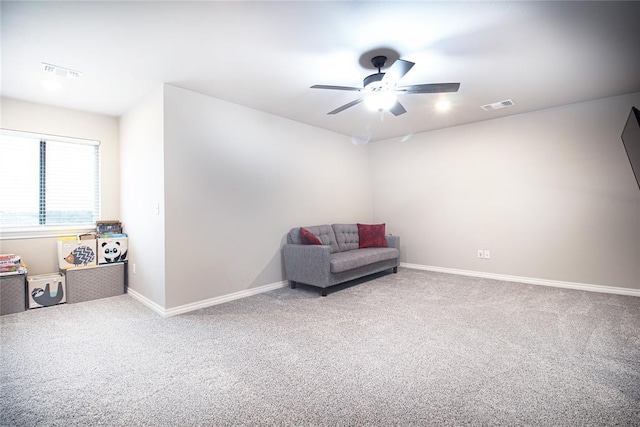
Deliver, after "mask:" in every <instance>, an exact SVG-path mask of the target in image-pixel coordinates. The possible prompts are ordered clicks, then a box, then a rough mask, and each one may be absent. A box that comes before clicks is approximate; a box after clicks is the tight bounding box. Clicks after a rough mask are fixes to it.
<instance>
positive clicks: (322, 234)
mask: <svg viewBox="0 0 640 427" xmlns="http://www.w3.org/2000/svg"><path fill="white" fill-rule="evenodd" d="M300 228H301V227H296V228H292V229H291V231H289V235H288V236H287V241H288V242H289V243H293V244H296V245H301V244H302V241H301V240H300ZM303 228H305V229H307V230H308V231H310V232H311V233H313V235H314V236H316V237H317V238H318V239H319V240H320V241H321V242H322V244H323V245H328V246H331V252H338V251H339V249H338V243H337V242H336V236H335V234H333V228H331V226H330V225H314V226H310V227H303Z"/></svg>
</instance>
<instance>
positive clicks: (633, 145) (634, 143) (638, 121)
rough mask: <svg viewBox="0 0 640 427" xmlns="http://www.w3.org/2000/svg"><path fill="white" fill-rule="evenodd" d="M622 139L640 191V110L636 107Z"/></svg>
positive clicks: (630, 114)
mask: <svg viewBox="0 0 640 427" xmlns="http://www.w3.org/2000/svg"><path fill="white" fill-rule="evenodd" d="M621 138H622V143H623V144H624V148H625V150H626V151H627V157H629V163H631V169H632V170H633V173H634V175H635V176H636V182H637V183H638V189H639V190H640V110H638V109H637V108H636V107H631V112H630V113H629V118H628V119H627V124H625V125H624V129H623V131H622V135H621Z"/></svg>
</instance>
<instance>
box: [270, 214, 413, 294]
mask: <svg viewBox="0 0 640 427" xmlns="http://www.w3.org/2000/svg"><path fill="white" fill-rule="evenodd" d="M304 228H306V229H307V230H309V231H310V232H311V233H313V234H314V235H315V236H316V237H317V238H318V239H319V240H320V241H321V242H322V245H304V244H302V242H301V240H300V227H296V228H293V229H292V230H291V231H290V232H289V234H288V235H287V244H285V245H284V247H283V249H282V251H283V255H284V270H285V277H286V279H287V280H289V283H290V285H291V287H292V288H295V287H296V284H297V283H305V284H307V285H313V286H317V287H319V288H321V295H322V296H326V295H327V288H328V287H329V286H333V285H336V284H338V283H343V282H347V281H349V280H353V279H357V278H360V277H363V276H366V275H369V274H373V273H378V272H380V271H384V270H389V269H392V270H393V272H394V273H397V272H398V265H399V263H400V237H398V236H392V235H387V236H385V237H386V241H387V246H388V247H386V248H363V249H359V248H358V246H359V241H360V240H359V234H358V226H357V224H333V225H317V226H312V227H304Z"/></svg>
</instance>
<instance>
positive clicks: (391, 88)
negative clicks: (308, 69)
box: [311, 56, 460, 116]
mask: <svg viewBox="0 0 640 427" xmlns="http://www.w3.org/2000/svg"><path fill="white" fill-rule="evenodd" d="M385 62H387V57H386V56H374V57H373V58H371V64H373V66H374V67H375V68H377V69H378V72H377V73H375V74H371V75H370V76H367V77H365V79H364V81H363V84H362V86H363V87H362V88H359V87H351V86H331V85H313V86H311V88H312V89H333V90H348V91H355V92H365V95H364V96H363V97H362V98H359V99H356V100H355V101H351V102H349V103H347V104H344V105H343V106H341V107H338V108H336V109H335V110H333V111H329V112H328V113H327V114H338V113H339V112H341V111H344V110H346V109H347V108H351V107H353V106H354V105H357V104H359V103H361V102H363V101H364V103H365V104H366V105H367V106H368V107H369V108H370V109H372V110H378V111H390V112H391V113H392V114H393V115H394V116H399V115H400V114H404V113H406V112H407V110H405V108H404V107H403V106H402V104H400V102H399V101H398V100H397V95H398V94H405V93H406V94H413V93H443V92H457V91H458V89H459V88H460V83H429V84H421V85H408V86H396V85H397V83H398V80H400V79H401V78H402V77H403V76H404V75H405V74H407V73H408V72H409V70H410V69H411V67H413V66H414V65H415V64H414V63H413V62H409V61H405V60H403V59H398V60H396V61H395V62H394V63H393V65H392V66H391V67H390V68H389V69H388V70H387V72H385V73H383V72H381V71H380V70H381V68H382V67H384V64H385Z"/></svg>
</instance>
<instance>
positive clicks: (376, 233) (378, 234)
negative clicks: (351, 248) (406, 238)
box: [357, 224, 387, 249]
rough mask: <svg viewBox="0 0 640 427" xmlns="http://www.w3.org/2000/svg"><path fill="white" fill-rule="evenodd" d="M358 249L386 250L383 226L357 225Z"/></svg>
mask: <svg viewBox="0 0 640 427" xmlns="http://www.w3.org/2000/svg"><path fill="white" fill-rule="evenodd" d="M357 226H358V235H359V236H360V242H359V246H358V247H359V248H361V249H362V248H386V247H387V239H385V237H384V236H385V224H357Z"/></svg>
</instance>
